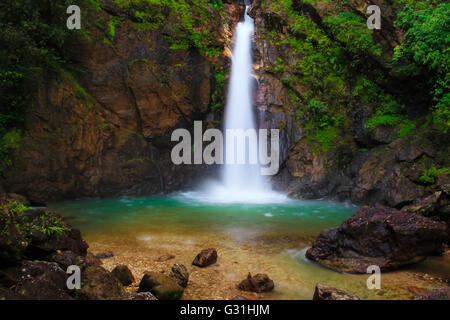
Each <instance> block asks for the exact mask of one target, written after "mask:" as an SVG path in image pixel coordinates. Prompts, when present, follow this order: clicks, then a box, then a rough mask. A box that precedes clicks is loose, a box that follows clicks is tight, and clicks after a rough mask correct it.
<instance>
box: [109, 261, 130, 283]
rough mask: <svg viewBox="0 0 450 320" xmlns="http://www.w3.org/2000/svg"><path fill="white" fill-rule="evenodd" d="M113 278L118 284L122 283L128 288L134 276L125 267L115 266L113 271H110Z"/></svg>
mask: <svg viewBox="0 0 450 320" xmlns="http://www.w3.org/2000/svg"><path fill="white" fill-rule="evenodd" d="M111 273H112V274H113V276H115V277H116V278H117V279H118V280H119V281H120V283H122V284H123V285H124V286H129V285H130V284H132V283H133V282H134V276H133V273H131V270H130V269H129V268H128V267H127V266H126V265H119V266H116V267H115V268H114V269H113V271H111Z"/></svg>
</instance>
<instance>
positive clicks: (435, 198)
mask: <svg viewBox="0 0 450 320" xmlns="http://www.w3.org/2000/svg"><path fill="white" fill-rule="evenodd" d="M441 195H442V191H439V192H435V193H433V194H432V195H431V196H428V197H426V198H424V199H418V200H416V201H414V203H413V204H412V205H409V206H405V207H403V208H402V211H404V212H410V213H416V214H421V215H423V216H427V217H429V216H433V215H435V212H436V211H437V210H438V207H439V199H440V198H441Z"/></svg>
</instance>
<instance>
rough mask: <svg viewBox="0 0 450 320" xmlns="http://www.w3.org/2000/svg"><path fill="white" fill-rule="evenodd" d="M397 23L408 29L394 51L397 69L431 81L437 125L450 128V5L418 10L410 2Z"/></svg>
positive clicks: (443, 129) (426, 7)
mask: <svg viewBox="0 0 450 320" xmlns="http://www.w3.org/2000/svg"><path fill="white" fill-rule="evenodd" d="M396 23H397V25H399V26H400V27H401V28H403V29H404V30H406V34H405V41H403V42H402V44H401V45H399V46H397V47H396V48H395V51H394V58H393V63H394V66H395V67H396V69H397V71H398V72H400V73H402V74H404V75H406V76H416V77H420V78H422V79H425V80H427V81H428V84H429V85H430V87H432V88H433V89H432V91H431V92H430V95H432V96H433V99H434V101H435V105H434V106H433V108H432V111H433V116H434V118H433V120H434V124H435V126H436V127H437V128H438V129H440V130H441V131H443V132H447V131H448V129H449V128H450V93H449V90H448V88H449V86H450V36H449V35H450V4H449V3H443V4H439V5H437V6H424V7H422V8H420V9H419V10H414V9H413V8H412V7H411V6H409V5H407V6H406V7H405V8H404V10H403V11H402V12H401V13H400V14H399V15H398V20H397V22H396Z"/></svg>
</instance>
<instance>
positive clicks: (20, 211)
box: [0, 196, 88, 267]
mask: <svg viewBox="0 0 450 320" xmlns="http://www.w3.org/2000/svg"><path fill="white" fill-rule="evenodd" d="M87 248H88V245H87V243H86V242H85V241H84V240H83V239H82V237H81V233H80V231H79V230H77V229H74V228H72V227H71V226H70V225H68V224H66V223H65V222H64V221H63V220H62V217H60V216H57V215H55V214H53V213H50V212H48V211H47V210H46V209H44V208H37V209H31V208H28V207H26V206H24V205H23V204H22V203H20V202H17V200H15V199H12V198H7V197H4V196H2V197H0V267H7V266H13V265H18V264H20V262H21V260H23V259H28V260H44V259H46V258H47V257H48V256H49V255H51V254H53V253H55V252H58V251H71V252H73V253H74V254H76V255H79V256H82V257H84V256H85V255H86V252H87Z"/></svg>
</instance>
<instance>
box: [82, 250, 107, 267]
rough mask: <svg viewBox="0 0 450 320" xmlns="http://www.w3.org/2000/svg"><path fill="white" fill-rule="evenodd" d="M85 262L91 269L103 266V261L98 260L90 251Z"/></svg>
mask: <svg viewBox="0 0 450 320" xmlns="http://www.w3.org/2000/svg"><path fill="white" fill-rule="evenodd" d="M84 261H85V265H86V266H91V267H98V266H101V265H102V264H103V262H102V260H100V259H97V258H96V257H95V255H94V254H93V253H92V252H90V251H88V253H87V254H86V257H85V260H84Z"/></svg>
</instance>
